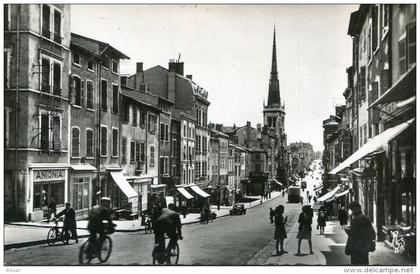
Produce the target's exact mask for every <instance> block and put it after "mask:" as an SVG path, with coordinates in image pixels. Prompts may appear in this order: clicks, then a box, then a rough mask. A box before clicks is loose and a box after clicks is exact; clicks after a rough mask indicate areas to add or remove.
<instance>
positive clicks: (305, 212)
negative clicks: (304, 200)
mask: <svg viewBox="0 0 420 274" xmlns="http://www.w3.org/2000/svg"><path fill="white" fill-rule="evenodd" d="M312 217H313V212H312V208H311V207H310V206H303V207H302V212H301V213H300V215H299V219H298V223H299V229H298V234H297V237H296V238H297V239H298V250H297V253H296V255H297V256H300V255H301V253H300V245H301V243H302V240H303V239H305V240H308V243H309V253H310V254H314V252H313V250H312V240H311V231H312V226H311V225H312Z"/></svg>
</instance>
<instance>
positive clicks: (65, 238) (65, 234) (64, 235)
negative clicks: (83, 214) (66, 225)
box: [61, 229, 70, 244]
mask: <svg viewBox="0 0 420 274" xmlns="http://www.w3.org/2000/svg"><path fill="white" fill-rule="evenodd" d="M61 241H62V242H63V244H68V243H69V241H70V232H69V231H68V230H64V229H63V230H62V231H61Z"/></svg>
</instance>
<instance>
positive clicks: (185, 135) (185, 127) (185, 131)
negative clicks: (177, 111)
mask: <svg viewBox="0 0 420 274" xmlns="http://www.w3.org/2000/svg"><path fill="white" fill-rule="evenodd" d="M183 136H184V137H187V126H186V125H185V124H184V134H183Z"/></svg>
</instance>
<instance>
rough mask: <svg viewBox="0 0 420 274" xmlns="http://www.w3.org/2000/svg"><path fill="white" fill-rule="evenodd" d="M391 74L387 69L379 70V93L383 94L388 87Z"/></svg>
mask: <svg viewBox="0 0 420 274" xmlns="http://www.w3.org/2000/svg"><path fill="white" fill-rule="evenodd" d="M390 84H391V75H390V70H389V69H383V70H382V71H381V95H382V94H384V93H385V92H386V91H387V90H388V89H389V87H390Z"/></svg>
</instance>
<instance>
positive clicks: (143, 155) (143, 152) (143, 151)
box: [140, 142, 146, 162]
mask: <svg viewBox="0 0 420 274" xmlns="http://www.w3.org/2000/svg"><path fill="white" fill-rule="evenodd" d="M145 160H146V148H145V145H144V143H143V142H142V143H140V161H141V162H144V161H145Z"/></svg>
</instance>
